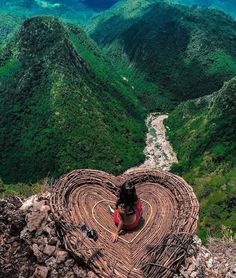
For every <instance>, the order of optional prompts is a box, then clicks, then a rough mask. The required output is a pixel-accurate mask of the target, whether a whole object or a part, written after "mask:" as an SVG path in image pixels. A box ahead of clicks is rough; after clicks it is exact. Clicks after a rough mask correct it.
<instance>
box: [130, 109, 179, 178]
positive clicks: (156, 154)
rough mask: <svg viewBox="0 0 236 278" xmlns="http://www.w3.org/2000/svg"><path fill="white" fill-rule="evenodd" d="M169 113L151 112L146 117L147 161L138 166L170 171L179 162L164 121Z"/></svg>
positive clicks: (145, 150)
mask: <svg viewBox="0 0 236 278" xmlns="http://www.w3.org/2000/svg"><path fill="white" fill-rule="evenodd" d="M166 118H168V115H158V114H156V113H152V114H149V115H148V117H147V119H146V121H145V122H146V126H147V128H148V132H147V135H146V147H145V149H144V154H145V161H144V163H143V164H141V165H140V166H137V167H133V168H131V169H129V170H127V171H126V173H127V172H128V171H130V170H133V169H136V168H153V169H160V170H164V171H169V170H170V167H171V165H172V164H173V163H177V162H178V160H177V156H176V154H175V152H174V151H173V148H172V146H171V144H170V142H169V141H168V140H167V138H166V128H165V126H164V124H163V121H164V120H165V119H166Z"/></svg>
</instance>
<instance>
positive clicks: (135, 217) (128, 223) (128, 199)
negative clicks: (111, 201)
mask: <svg viewBox="0 0 236 278" xmlns="http://www.w3.org/2000/svg"><path fill="white" fill-rule="evenodd" d="M141 216H142V202H141V200H140V199H139V198H138V196H137V194H136V189H135V187H134V186H133V185H132V184H128V183H125V184H123V185H122V187H121V189H120V193H119V198H118V199H117V202H116V209H115V211H114V222H115V225H116V226H117V231H116V232H115V233H113V234H112V238H113V242H116V241H117V240H118V237H119V235H120V234H121V232H122V230H134V229H135V228H136V227H137V226H138V224H139V221H140V218H141Z"/></svg>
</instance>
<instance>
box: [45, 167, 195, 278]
mask: <svg viewBox="0 0 236 278" xmlns="http://www.w3.org/2000/svg"><path fill="white" fill-rule="evenodd" d="M125 181H128V182H129V183H132V184H134V185H135V187H136V191H137V194H138V196H139V197H140V198H141V199H142V200H143V220H142V221H141V223H140V225H139V227H138V228H137V230H135V231H133V232H129V233H125V234H124V235H121V236H120V238H119V240H118V242H116V243H113V242H112V240H111V232H114V231H115V230H116V226H115V225H114V222H113V215H112V214H111V213H110V212H109V209H108V205H113V206H114V203H115V201H116V199H117V195H118V191H119V187H120V186H121V185H122V184H123V183H124V182H125ZM50 205H51V209H52V212H53V214H54V216H55V220H56V222H57V223H58V226H59V229H60V234H61V236H62V238H63V241H64V244H65V247H66V249H67V250H68V251H70V252H71V253H72V254H73V255H74V256H75V257H76V258H77V259H78V260H80V261H83V263H85V264H87V266H88V267H89V268H91V269H92V270H93V271H94V272H95V273H96V274H97V275H98V276H99V277H123V278H124V277H149V278H152V277H153V278H154V277H155V278H156V277H162V278H163V277H172V276H173V274H174V273H176V271H177V270H178V268H179V267H180V265H181V263H182V262H183V261H184V259H185V257H186V255H187V252H188V247H189V245H190V244H191V242H192V236H193V234H194V233H195V231H196V228H197V220H198V212H199V203H198V201H197V198H196V196H195V194H194V192H193V190H192V188H191V187H190V186H189V185H188V184H187V183H186V182H185V181H184V180H183V179H182V178H180V177H178V176H176V175H173V174H171V173H167V172H163V171H159V170H149V169H138V170H133V171H131V172H129V173H127V174H123V175H122V176H118V177H115V176H112V175H110V174H107V173H105V172H102V171H97V170H75V171H73V172H71V173H69V174H67V175H65V176H63V177H62V178H61V179H60V180H59V181H58V182H57V183H56V184H55V185H54V187H53V192H52V194H51V198H50ZM81 224H86V225H87V226H88V227H89V228H90V229H94V230H96V231H97V233H98V240H97V241H94V240H93V239H90V238H88V237H87V236H86V234H85V233H83V232H82V231H81V229H80V225H81Z"/></svg>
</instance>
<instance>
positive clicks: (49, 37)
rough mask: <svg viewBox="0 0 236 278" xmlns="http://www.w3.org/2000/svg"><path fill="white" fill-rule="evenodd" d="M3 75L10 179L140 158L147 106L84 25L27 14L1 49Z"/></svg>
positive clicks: (1, 104)
mask: <svg viewBox="0 0 236 278" xmlns="http://www.w3.org/2000/svg"><path fill="white" fill-rule="evenodd" d="M0 81H1V82H0V96H1V97H0V99H1V101H0V113H1V120H0V128H1V134H0V153H1V154H0V176H1V177H2V178H3V180H4V181H6V182H12V181H13V182H14V181H16V182H20V181H27V182H29V181H37V180H39V179H40V178H44V177H46V176H55V175H60V174H62V173H66V172H68V171H70V170H73V169H76V168H97V169H102V170H106V171H108V172H111V173H114V174H117V173H120V172H122V171H124V170H125V169H127V168H128V167H131V166H133V165H136V164H137V163H139V162H141V161H142V159H143V153H142V152H143V148H144V142H145V125H144V117H145V110H144V109H143V108H142V107H141V105H140V102H139V101H138V99H137V98H136V96H135V95H134V93H133V89H132V88H131V86H130V85H129V84H128V83H127V82H126V81H124V80H123V79H122V78H121V76H119V75H118V74H116V73H115V72H114V70H113V68H112V67H111V65H110V64H109V62H108V61H107V60H106V58H104V56H103V55H102V54H101V53H100V51H99V50H98V49H97V47H96V46H95V45H94V44H93V42H92V41H91V40H89V39H88V38H87V36H86V34H85V33H84V32H83V31H82V30H81V29H79V28H77V27H75V26H72V25H66V24H63V23H62V22H60V21H59V20H58V19H56V18H53V17H34V18H31V19H29V20H27V21H25V22H24V24H23V26H22V27H21V29H20V31H19V32H18V33H17V34H16V36H15V37H14V39H13V40H12V41H11V43H10V44H8V45H5V47H3V48H2V49H1V56H0Z"/></svg>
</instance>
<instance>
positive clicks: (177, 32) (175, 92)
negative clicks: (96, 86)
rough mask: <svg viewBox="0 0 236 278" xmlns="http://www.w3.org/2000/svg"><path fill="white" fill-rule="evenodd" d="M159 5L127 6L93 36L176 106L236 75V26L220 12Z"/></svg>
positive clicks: (104, 18) (108, 16) (103, 19)
mask: <svg viewBox="0 0 236 278" xmlns="http://www.w3.org/2000/svg"><path fill="white" fill-rule="evenodd" d="M155 2H156V1H155V0H150V1H148V0H146V1H140V0H134V1H132V2H131V1H124V3H123V4H122V5H119V6H117V8H115V9H112V10H110V11H108V12H105V13H104V14H103V15H100V16H97V17H96V18H95V19H94V20H93V21H92V22H91V24H90V26H89V28H88V30H89V32H90V34H91V36H92V38H93V39H95V40H96V41H97V43H98V44H99V45H100V46H101V47H104V48H105V49H106V51H107V52H108V53H109V55H110V56H112V57H113V59H114V60H115V61H117V60H120V59H121V58H122V59H123V60H126V62H127V63H128V64H129V65H130V66H134V67H135V68H136V69H137V70H138V71H139V72H141V73H144V74H146V80H148V81H150V82H154V83H155V84H158V88H159V93H162V94H164V95H167V96H169V98H171V99H172V101H177V102H178V101H181V100H186V99H190V98H194V97H198V96H202V95H205V94H209V93H211V92H212V91H215V90H217V89H219V88H220V87H221V86H222V84H223V82H224V81H225V80H229V79H230V78H232V77H233V76H234V75H235V74H236V43H235V42H236V21H234V20H233V19H231V18H230V17H228V16H227V15H225V14H224V13H221V12H219V11H215V10H203V9H198V8H191V9H190V8H188V7H184V6H181V5H169V4H165V3H155ZM124 57H125V58H124Z"/></svg>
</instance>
